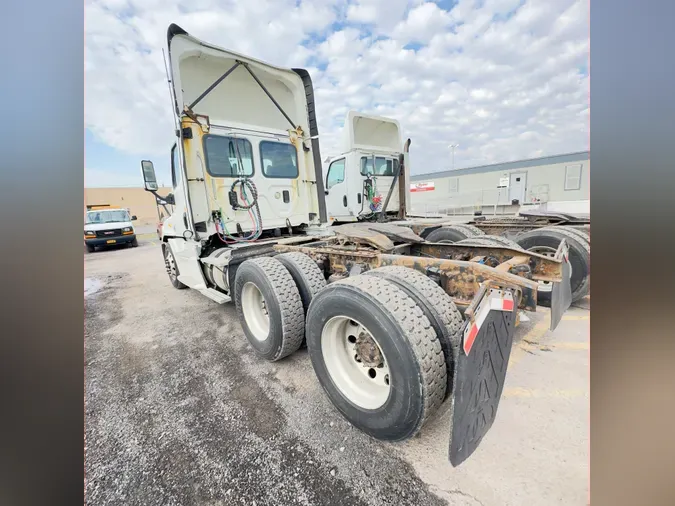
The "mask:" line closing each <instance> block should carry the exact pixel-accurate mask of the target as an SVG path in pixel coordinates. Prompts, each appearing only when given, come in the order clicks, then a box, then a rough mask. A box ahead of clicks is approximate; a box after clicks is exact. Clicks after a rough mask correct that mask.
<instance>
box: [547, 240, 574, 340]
mask: <svg viewBox="0 0 675 506" xmlns="http://www.w3.org/2000/svg"><path fill="white" fill-rule="evenodd" d="M556 258H559V259H560V260H561V261H562V281H560V282H558V283H553V290H552V292H551V327H550V329H551V330H555V328H556V327H557V326H558V324H559V323H560V320H561V319H562V316H563V314H564V313H565V311H567V309H568V308H569V307H570V305H571V304H572V287H571V284H570V283H571V281H570V274H571V273H572V271H571V268H570V260H569V247H568V246H567V243H566V242H565V240H564V239H563V241H562V242H561V243H560V246H559V247H558V252H557V253H556Z"/></svg>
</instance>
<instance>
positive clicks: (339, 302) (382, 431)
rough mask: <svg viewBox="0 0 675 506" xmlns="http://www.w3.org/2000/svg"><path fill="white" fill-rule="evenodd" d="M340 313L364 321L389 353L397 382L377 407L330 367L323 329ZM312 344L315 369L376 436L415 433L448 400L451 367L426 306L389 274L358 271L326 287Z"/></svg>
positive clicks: (350, 414) (316, 303)
mask: <svg viewBox="0 0 675 506" xmlns="http://www.w3.org/2000/svg"><path fill="white" fill-rule="evenodd" d="M340 316H342V317H346V318H353V319H354V320H356V321H357V322H359V323H361V324H363V325H364V326H365V327H366V328H367V329H368V330H369V331H370V332H371V334H372V336H373V337H374V338H375V340H376V341H377V344H378V345H379V347H380V348H381V351H382V352H383V353H384V356H385V360H386V361H387V364H388V367H389V370H390V373H391V375H392V379H391V384H392V385H393V386H392V388H391V389H390V391H389V393H388V396H387V398H386V400H385V401H383V404H381V405H380V406H379V407H376V408H375V409H365V408H363V407H361V406H359V405H358V404H355V403H354V402H353V401H352V400H351V399H349V398H348V397H347V396H346V395H345V394H344V393H343V391H342V390H341V389H340V388H339V387H338V386H336V383H335V381H334V380H333V378H332V377H331V375H330V373H329V372H328V369H327V366H326V362H325V359H324V353H323V351H322V337H323V329H324V327H325V326H326V323H328V322H329V321H330V320H331V319H333V318H335V317H340ZM307 347H308V349H309V356H310V359H311V361H312V366H313V367H314V372H315V373H316V375H317V378H318V379H319V383H321V386H322V387H323V389H324V390H325V392H326V394H327V395H328V397H329V398H330V400H331V402H332V403H333V405H334V406H335V407H336V408H337V410H338V411H339V412H340V413H342V415H343V416H344V417H345V418H346V419H347V420H348V421H349V422H350V423H351V424H352V425H354V426H355V427H357V428H358V429H360V430H362V431H363V432H365V433H367V434H369V435H370V436H372V437H374V438H377V439H382V440H387V441H402V440H405V439H408V438H411V437H412V436H414V435H415V434H416V433H417V432H418V431H419V430H420V429H421V427H422V426H423V425H424V423H425V422H426V420H427V419H428V418H429V417H430V416H431V415H432V414H433V413H435V412H436V410H437V409H438V407H439V406H440V405H441V403H442V402H443V398H444V396H445V389H446V385H447V377H446V375H447V372H446V365H445V359H444V357H443V350H442V348H441V343H440V342H439V340H438V338H437V337H436V333H435V332H434V330H433V328H432V326H431V323H430V322H429V320H428V319H427V317H426V316H425V315H424V313H423V311H422V309H421V308H420V307H418V306H417V304H416V303H415V301H414V300H413V299H412V298H411V297H409V296H408V295H407V294H406V293H405V292H404V291H403V290H401V289H400V288H398V287H397V286H396V285H395V284H394V283H392V282H390V281H388V280H385V279H379V278H377V277H375V276H354V277H350V278H348V279H345V280H342V281H337V282H335V283H331V284H330V285H328V286H326V288H324V289H323V290H321V291H320V292H319V294H318V295H317V296H316V297H315V298H314V300H312V303H311V304H310V306H309V313H308V315H307Z"/></svg>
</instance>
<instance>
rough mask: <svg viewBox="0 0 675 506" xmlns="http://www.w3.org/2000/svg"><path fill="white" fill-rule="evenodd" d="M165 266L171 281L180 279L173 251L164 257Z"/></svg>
mask: <svg viewBox="0 0 675 506" xmlns="http://www.w3.org/2000/svg"><path fill="white" fill-rule="evenodd" d="M164 265H165V266H166V273H167V274H168V275H169V279H171V281H175V280H176V279H177V278H178V269H177V268H176V261H175V260H174V259H173V255H172V254H171V251H167V252H166V255H164Z"/></svg>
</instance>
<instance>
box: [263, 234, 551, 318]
mask: <svg viewBox="0 0 675 506" xmlns="http://www.w3.org/2000/svg"><path fill="white" fill-rule="evenodd" d="M357 240H358V239H357ZM274 250H275V251H276V252H278V253H285V252H291V251H297V252H300V253H305V254H306V255H309V256H310V257H311V258H312V259H314V261H316V262H317V263H319V265H322V266H323V268H324V270H325V271H327V272H330V273H332V274H335V275H337V276H338V277H342V276H349V275H354V274H359V273H361V272H365V271H367V270H370V269H376V268H378V267H383V266H386V265H398V266H403V267H409V268H411V269H415V270H417V271H419V272H421V273H423V274H425V275H426V276H429V277H431V278H432V279H435V280H436V281H437V282H438V283H439V284H440V285H441V287H442V288H443V289H444V290H445V292H446V293H447V294H448V295H449V296H450V297H451V298H452V300H453V302H455V304H456V305H457V306H458V307H460V308H462V309H464V308H466V307H468V306H469V304H470V303H471V301H472V300H473V299H474V297H475V296H476V294H477V293H478V292H479V291H480V287H481V285H482V284H483V283H486V282H489V283H490V284H492V285H494V286H498V287H501V288H511V289H513V290H515V291H517V292H518V293H519V294H520V297H518V299H519V307H520V308H521V309H527V310H531V311H536V306H537V281H559V280H560V279H561V276H562V263H561V261H560V260H557V259H553V258H550V257H545V256H543V255H538V254H535V253H531V252H529V251H521V250H511V249H508V248H494V247H483V246H457V245H452V244H439V243H417V244H415V243H403V244H399V245H397V246H395V247H394V250H393V251H392V252H390V253H384V252H382V251H379V250H377V249H375V248H374V247H369V246H363V245H359V244H345V243H344V242H343V241H340V239H339V238H338V237H328V238H308V237H302V238H291V239H286V240H283V239H282V240H281V241H279V242H278V243H277V244H276V245H275V246H274ZM490 261H492V262H493V264H492V265H490ZM494 262H496V263H494Z"/></svg>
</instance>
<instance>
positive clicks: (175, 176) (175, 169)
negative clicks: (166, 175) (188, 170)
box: [171, 144, 180, 188]
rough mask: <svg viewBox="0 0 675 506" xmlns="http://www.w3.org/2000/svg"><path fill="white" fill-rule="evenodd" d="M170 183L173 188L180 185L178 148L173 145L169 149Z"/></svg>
mask: <svg viewBox="0 0 675 506" xmlns="http://www.w3.org/2000/svg"><path fill="white" fill-rule="evenodd" d="M171 182H172V183H173V187H174V188H176V187H177V186H178V183H180V160H179V159H178V146H176V145H175V144H174V145H173V147H172V148H171Z"/></svg>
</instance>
